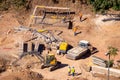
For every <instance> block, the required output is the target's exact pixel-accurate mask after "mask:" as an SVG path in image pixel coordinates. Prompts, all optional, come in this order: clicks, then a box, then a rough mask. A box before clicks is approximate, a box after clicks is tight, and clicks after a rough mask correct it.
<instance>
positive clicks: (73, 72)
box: [71, 66, 75, 76]
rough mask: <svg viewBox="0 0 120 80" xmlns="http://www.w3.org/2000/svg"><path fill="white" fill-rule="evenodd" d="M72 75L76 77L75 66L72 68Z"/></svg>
mask: <svg viewBox="0 0 120 80" xmlns="http://www.w3.org/2000/svg"><path fill="white" fill-rule="evenodd" d="M71 75H72V76H74V75H75V68H74V66H73V67H72V68H71Z"/></svg>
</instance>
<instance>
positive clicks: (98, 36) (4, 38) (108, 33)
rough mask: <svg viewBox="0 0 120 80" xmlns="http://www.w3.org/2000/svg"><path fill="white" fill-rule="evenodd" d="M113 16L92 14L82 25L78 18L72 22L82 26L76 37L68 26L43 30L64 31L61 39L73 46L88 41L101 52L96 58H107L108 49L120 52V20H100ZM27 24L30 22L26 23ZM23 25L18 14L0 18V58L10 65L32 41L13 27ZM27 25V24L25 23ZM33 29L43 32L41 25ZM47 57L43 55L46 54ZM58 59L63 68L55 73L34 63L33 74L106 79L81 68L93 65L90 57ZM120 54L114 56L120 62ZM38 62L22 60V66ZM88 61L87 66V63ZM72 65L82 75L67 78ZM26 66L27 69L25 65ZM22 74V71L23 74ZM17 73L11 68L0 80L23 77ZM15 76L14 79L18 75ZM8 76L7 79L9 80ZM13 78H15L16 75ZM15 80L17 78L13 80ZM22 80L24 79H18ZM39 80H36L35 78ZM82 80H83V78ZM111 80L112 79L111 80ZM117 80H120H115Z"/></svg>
mask: <svg viewBox="0 0 120 80" xmlns="http://www.w3.org/2000/svg"><path fill="white" fill-rule="evenodd" d="M108 17H110V16H103V15H95V16H93V15H91V14H84V15H83V19H84V18H87V19H86V20H85V21H83V22H80V21H79V17H78V16H75V18H74V20H75V22H73V24H74V26H76V25H78V26H79V30H78V32H79V34H77V36H74V35H73V31H72V30H71V29H67V27H57V26H56V27H52V26H49V27H46V26H45V27H44V29H47V30H51V31H55V30H60V31H63V33H62V34H60V37H61V38H62V39H64V40H65V41H66V42H68V44H70V45H72V46H73V47H75V46H77V44H78V42H79V41H80V40H87V41H89V42H90V43H91V44H92V46H93V47H95V48H97V50H98V51H99V52H97V53H95V54H94V55H96V56H99V57H101V58H104V59H107V57H106V56H105V53H106V52H107V47H108V46H114V47H116V48H118V49H119V50H120V45H119V41H120V32H119V31H120V22H119V21H108V22H102V21H101V20H102V19H104V18H108ZM26 22H27V21H26ZM20 25H21V24H20V23H19V22H18V19H17V18H16V15H15V14H13V13H7V14H4V15H2V16H1V17H0V56H1V57H3V58H5V59H8V60H10V61H11V62H12V61H14V60H15V59H17V58H18V57H19V55H20V52H19V51H20V46H21V45H20V44H21V42H23V41H25V40H27V39H28V38H30V35H32V34H31V33H29V32H19V33H16V32H14V28H16V27H18V26H20ZM26 25H27V23H26ZM32 28H36V29H41V26H39V25H38V26H32ZM53 53H55V55H56V51H54V50H53ZM43 54H44V52H43ZM56 57H57V60H58V61H61V62H62V64H64V65H65V66H63V67H62V68H60V69H57V70H55V71H53V72H49V70H48V69H47V68H46V69H44V70H41V69H40V64H38V63H37V64H35V65H34V67H32V68H30V70H31V71H34V72H37V73H40V74H41V75H42V76H43V77H44V79H49V80H80V79H81V78H85V79H83V80H87V79H88V80H106V77H101V76H97V77H96V76H94V75H92V73H90V72H86V71H85V70H84V69H83V68H82V67H81V66H82V65H83V64H89V63H91V56H90V57H87V58H85V59H80V60H77V61H74V60H69V59H66V57H65V56H62V55H56ZM119 58H120V52H118V55H117V56H116V57H115V60H119ZM32 61H33V62H38V61H39V60H37V59H36V58H34V57H30V56H28V57H27V58H26V57H25V58H24V59H23V60H21V61H20V62H19V63H20V65H22V66H23V65H26V64H31V63H33V62H32ZM86 62H87V63H86ZM68 65H69V66H74V67H75V70H76V73H77V74H79V75H77V76H75V77H72V76H68V75H67V70H68ZM23 67H24V66H23ZM20 72H21V71H20ZM20 72H17V73H14V70H13V72H12V70H11V69H8V70H7V71H6V72H3V73H0V80H8V78H9V77H8V76H11V74H16V75H17V76H18V77H21V76H23V74H22V72H21V73H20ZM16 75H15V76H16ZM7 77H8V78H7ZM13 77H14V76H13ZM11 80H14V79H11ZM15 80H21V79H15ZM26 80H27V79H26ZM34 80H36V79H34ZM81 80H82V79H81ZM111 80H112V79H111ZM114 80H120V79H117V78H116V79H115V78H114Z"/></svg>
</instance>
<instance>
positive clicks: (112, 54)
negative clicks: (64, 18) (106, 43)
mask: <svg viewBox="0 0 120 80" xmlns="http://www.w3.org/2000/svg"><path fill="white" fill-rule="evenodd" d="M117 52H118V49H117V48H115V47H112V46H110V47H108V53H109V55H110V61H108V62H109V66H112V64H114V58H115V56H117V55H118V53H117ZM111 57H113V58H112V59H111ZM108 62H107V63H108Z"/></svg>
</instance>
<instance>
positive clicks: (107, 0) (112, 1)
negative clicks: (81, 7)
mask: <svg viewBox="0 0 120 80" xmlns="http://www.w3.org/2000/svg"><path fill="white" fill-rule="evenodd" d="M89 3H90V4H92V5H93V8H94V10H95V12H98V11H101V12H104V11H105V10H108V9H109V8H112V9H114V10H120V0H89Z"/></svg>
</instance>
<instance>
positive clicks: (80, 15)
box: [79, 13, 82, 22]
mask: <svg viewBox="0 0 120 80" xmlns="http://www.w3.org/2000/svg"><path fill="white" fill-rule="evenodd" d="M79 17H80V22H82V13H79Z"/></svg>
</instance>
